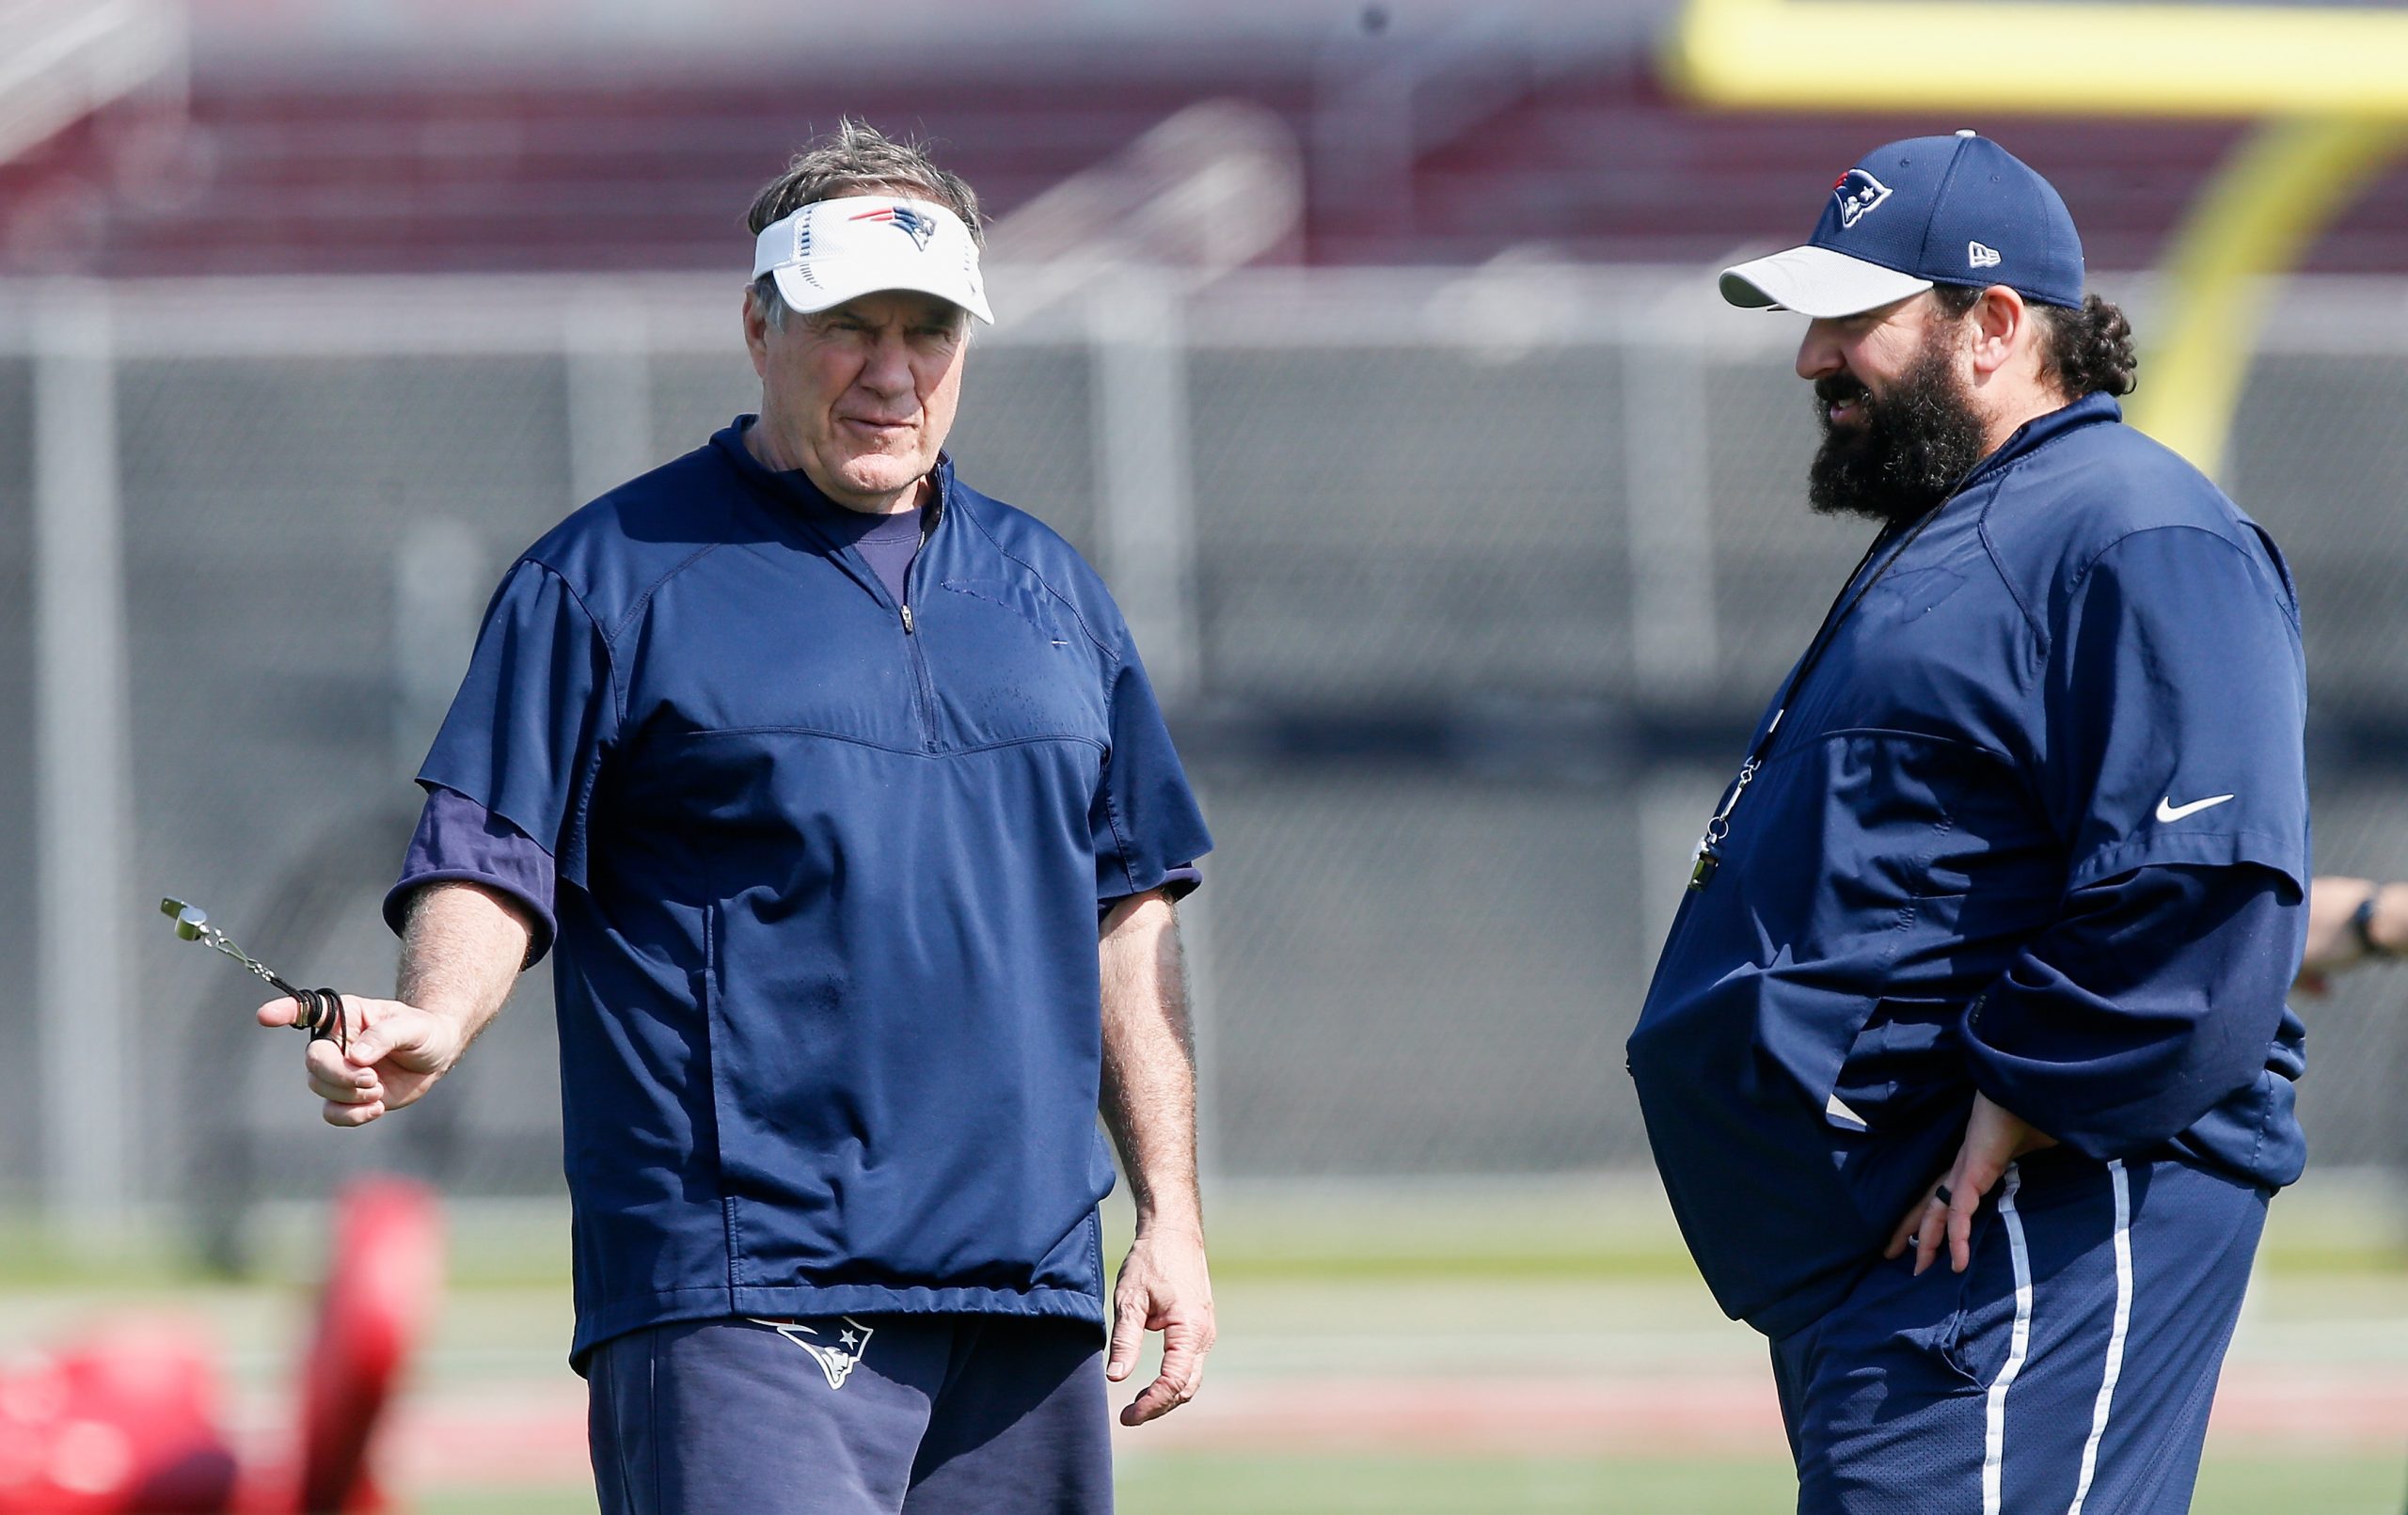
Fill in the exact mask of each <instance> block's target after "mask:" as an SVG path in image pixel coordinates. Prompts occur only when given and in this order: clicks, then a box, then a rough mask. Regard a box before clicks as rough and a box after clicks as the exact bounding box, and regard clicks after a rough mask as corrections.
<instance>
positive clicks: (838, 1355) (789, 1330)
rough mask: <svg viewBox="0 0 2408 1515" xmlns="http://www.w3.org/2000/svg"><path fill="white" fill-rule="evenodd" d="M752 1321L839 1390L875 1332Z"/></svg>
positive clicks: (850, 1321)
mask: <svg viewBox="0 0 2408 1515" xmlns="http://www.w3.org/2000/svg"><path fill="white" fill-rule="evenodd" d="M856 219H858V217H857V218H856ZM753 1324H754V1325H756V1326H767V1327H768V1328H769V1329H770V1330H771V1331H774V1332H776V1333H777V1334H779V1335H781V1336H784V1338H785V1339H786V1340H788V1341H790V1342H792V1343H794V1344H795V1345H796V1346H798V1347H800V1348H801V1349H803V1350H804V1351H806V1352H809V1353H810V1354H811V1360H812V1361H813V1362H815V1363H817V1364H818V1365H819V1371H821V1372H822V1373H825V1374H827V1375H828V1387H830V1388H832V1389H841V1388H843V1387H844V1386H845V1381H846V1380H847V1379H848V1378H851V1377H852V1376H853V1369H854V1368H856V1367H859V1366H860V1365H861V1362H862V1354H863V1352H866V1351H868V1350H869V1339H870V1337H872V1336H874V1335H876V1334H878V1333H877V1332H875V1331H873V1330H872V1329H870V1328H869V1327H868V1326H865V1325H863V1324H862V1323H861V1322H860V1321H858V1320H856V1319H854V1318H852V1317H851V1316H840V1317H838V1318H837V1321H836V1325H837V1328H838V1329H837V1330H836V1333H835V1339H834V1340H833V1341H818V1340H812V1341H805V1340H804V1339H803V1338H804V1337H806V1336H810V1337H816V1336H818V1335H819V1333H818V1332H817V1331H815V1330H814V1329H812V1328H811V1327H809V1326H806V1325H804V1324H803V1323H802V1322H801V1321H800V1320H763V1319H759V1318H754V1319H753Z"/></svg>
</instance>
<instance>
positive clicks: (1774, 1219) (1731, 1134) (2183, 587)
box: [1630, 395, 2308, 1337]
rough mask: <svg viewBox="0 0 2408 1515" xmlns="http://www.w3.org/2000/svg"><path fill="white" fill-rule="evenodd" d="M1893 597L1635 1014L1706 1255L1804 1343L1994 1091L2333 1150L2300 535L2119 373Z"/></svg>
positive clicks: (2140, 1138)
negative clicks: (2307, 951)
mask: <svg viewBox="0 0 2408 1515" xmlns="http://www.w3.org/2000/svg"><path fill="white" fill-rule="evenodd" d="M1860 590H1861V591H1862V593H1861V598H1857V599H1855V601H1854V606H1853V608H1852V609H1851V610H1849V611H1847V612H1846V614H1845V615H1844V616H1843V617H1842V618H1841V619H1840V620H1839V621H1838V623H1836V625H1835V626H1834V627H1833V628H1832V629H1831V630H1830V632H1829V634H1828V639H1827V640H1826V642H1825V650H1824V652H1823V654H1822V655H1821V657H1820V659H1819V660H1818V661H1815V662H1814V663H1812V665H1811V666H1809V667H1808V668H1807V670H1806V674H1805V677H1804V678H1803V679H1802V680H1795V675H1793V680H1794V681H1795V682H1796V687H1794V688H1792V689H1790V690H1789V691H1788V693H1787V698H1786V700H1785V702H1782V705H1784V706H1785V708H1776V709H1768V710H1767V711H1766V714H1765V718H1764V719H1763V720H1762V721H1761V722H1759V724H1758V728H1757V734H1756V739H1755V741H1754V743H1753V744H1751V750H1757V751H1760V752H1761V762H1760V765H1758V766H1757V768H1756V769H1755V770H1754V771H1753V772H1752V774H1751V777H1750V781H1749V782H1748V783H1747V784H1746V785H1745V786H1744V788H1742V789H1741V791H1740V792H1739V793H1738V794H1737V796H1736V797H1735V799H1734V798H1733V797H1732V795H1731V793H1730V792H1729V791H1726V792H1725V796H1724V798H1725V800H1726V801H1727V802H1729V822H1728V824H1729V835H1728V837H1727V838H1726V839H1725V840H1724V841H1723V842H1722V844H1720V846H1719V849H1718V850H1719V853H1720V856H1721V863H1720V867H1719V870H1717V871H1716V872H1715V873H1714V875H1713V876H1712V877H1711V878H1710V879H1708V880H1707V881H1706V882H1705V883H1704V884H1703V887H1701V888H1697V889H1693V890H1692V891H1690V892H1689V893H1688V894H1687V897H1686V898H1685V900H1684V902H1683V904H1682V906H1681V908H1680V911H1679V914H1678V915H1677V916H1676V917H1675V919H1674V923H1673V926H1672V930H1671V936H1670V938H1669V939H1667V940H1666V942H1665V945H1664V952H1663V955H1662V957H1661V959H1660V960H1659V961H1658V963H1657V965H1656V976H1655V981H1654V983H1653V984H1652V985H1651V986H1650V987H1649V989H1648V994H1647V1000H1646V1003H1645V1005H1644V1007H1643V1008H1642V1009H1641V1011H1640V1020H1639V1025H1638V1028H1637V1030H1636V1031H1635V1032H1634V1033H1633V1034H1632V1035H1631V1038H1630V1070H1631V1073H1632V1076H1633V1078H1634V1079H1635V1081H1636V1083H1637V1087H1638V1092H1639V1097H1640V1106H1641V1109H1642V1111H1643V1112H1644V1113H1645V1116H1646V1121H1647V1129H1648V1136H1649V1140H1650V1143H1651V1144H1652V1145H1653V1147H1654V1148H1655V1152H1656V1165H1657V1167H1658V1169H1659V1170H1660V1171H1661V1173H1662V1174H1663V1176H1664V1181H1665V1186H1666V1189H1667V1191H1668V1192H1669V1193H1670V1195H1671V1201H1672V1207H1673V1211H1674V1213H1675V1215H1676V1216H1677V1217H1678V1218H1679V1220H1680V1222H1681V1225H1682V1229H1683V1232H1684V1234H1685V1235H1686V1237H1687V1240H1688V1243H1689V1247H1690V1250H1691V1252H1692V1253H1693V1254H1694V1255H1695V1256H1696V1258H1697V1260H1698V1265H1699V1267H1700V1269H1701V1270H1702V1271H1703V1273H1704V1275H1705V1279H1706V1282H1707V1284H1708V1285H1709V1286H1711V1287H1712V1288H1713V1289H1714V1292H1715V1295H1716V1298H1717V1299H1718V1301H1719V1302H1720V1303H1721V1305H1722V1307H1723V1308H1724V1309H1725V1310H1726V1311H1727V1312H1728V1313H1730V1314H1731V1315H1732V1316H1734V1317H1736V1318H1745V1319H1747V1320H1748V1321H1750V1322H1751V1323H1752V1324H1754V1325H1756V1326H1757V1327H1758V1328H1759V1329H1761V1330H1763V1331H1764V1332H1765V1333H1766V1334H1768V1335H1772V1336H1775V1337H1779V1336H1782V1335H1786V1334H1789V1333H1790V1332H1793V1331H1795V1330H1797V1329H1798V1328H1799V1327H1801V1326H1803V1325H1805V1324H1807V1323H1808V1322H1810V1321H1812V1320H1814V1318H1816V1317H1818V1316H1819V1315H1821V1314H1822V1313H1823V1312H1824V1311H1826V1310H1828V1309H1829V1308H1830V1306H1831V1305H1832V1304H1834V1303H1835V1302H1837V1301H1838V1300H1839V1299H1840V1298H1841V1297H1842V1296H1843V1295H1845V1294H1846V1290H1847V1289H1848V1287H1849V1286H1851V1285H1852V1284H1853V1282H1854V1281H1855V1280H1856V1279H1857V1278H1858V1277H1859V1276H1861V1273H1862V1270H1864V1269H1865V1268H1867V1267H1868V1266H1870V1265H1871V1264H1872V1262H1873V1261H1874V1259H1875V1258H1876V1257H1877V1255H1878V1253H1879V1251H1880V1249H1881V1247H1882V1245H1883V1244H1884V1242H1885V1241H1886V1240H1887V1239H1888V1237H1889V1234H1890V1232H1891V1229H1892V1228H1893V1226H1894V1225H1895V1224H1896V1223H1898V1221H1899V1220H1900V1219H1901V1218H1902V1217H1903V1216H1904V1215H1905V1214H1906V1211H1907V1207H1909V1204H1911V1203H1912V1202H1913V1201H1914V1200H1915V1199H1917V1198H1918V1197H1920V1195H1921V1193H1922V1191H1923V1187H1924V1186H1925V1184H1927V1183H1928V1182H1930V1180H1931V1179H1932V1178H1934V1177H1936V1176H1938V1175H1939V1174H1941V1172H1943V1171H1944V1170H1945V1169H1946V1167H1947V1166H1948V1163H1949V1161H1950V1160H1951V1159H1952V1158H1953V1156H1954V1154H1955V1152H1956V1150H1957V1144H1958V1143H1959V1141H1960V1140H1961V1138H1962V1136H1963V1134H1964V1129H1965V1117H1966V1113H1967V1111H1968V1109H1969V1108H1970V1106H1971V1103H1972V1097H1973V1095H1974V1092H1975V1091H1976V1090H1979V1091H1981V1092H1983V1093H1985V1094H1987V1095H1988V1096H1989V1097H1991V1098H1992V1099H1994V1100H1996V1101H1997V1102H1998V1103H1999V1104H2001V1105H2002V1106H2004V1108H2006V1109H2007V1110H2009V1111H2011V1112H2013V1113H2016V1114H2018V1115H2020V1116H2021V1117H2023V1118H2024V1119H2026V1120H2029V1121H2031V1122H2032V1123H2033V1124H2034V1125H2035V1126H2036V1127H2037V1128H2039V1129H2041V1130H2042V1131H2045V1132H2047V1133H2049V1134H2050V1135H2052V1136H2055V1137H2057V1138H2059V1139H2060V1140H2061V1141H2063V1142H2064V1143H2065V1144H2067V1146H2068V1147H2070V1148H2072V1149H2073V1150H2074V1151H2076V1152H2079V1153H2082V1154H2084V1155H2086V1156H2088V1157H2091V1158H2094V1159H2101V1160H2104V1159H2109V1158H2122V1157H2137V1156H2143V1155H2147V1156H2158V1157H2172V1158H2175V1159H2178V1160H2184V1161H2189V1162H2194V1163H2196V1164H2199V1165H2202V1166H2205V1167H2209V1168H2211V1169H2214V1170H2216V1171H2219V1172H2222V1173H2226V1174H2228V1175H2230V1176H2236V1177H2239V1178H2241V1179H2242V1180H2244V1181H2246V1182H2250V1183H2254V1184H2257V1185H2259V1186H2261V1187H2264V1188H2267V1189H2270V1190H2271V1189H2273V1188H2278V1187H2280V1186H2282V1185H2284V1184H2288V1183H2289V1182H2290V1181H2291V1180H2293V1179H2294V1178H2296V1177H2297V1176H2299V1173H2300V1170H2301V1167H2302V1165H2303V1164H2304V1163H2305V1151H2306V1149H2305V1142H2304V1140H2303V1138H2302V1136H2301V1134H2300V1128H2299V1124H2298V1121H2297V1119H2296V1117H2295V1116H2294V1114H2293V1112H2292V1095H2293V1082H2294V1081H2295V1080H2296V1079H2297V1078H2298V1076H2299V1074H2300V1072H2301V1069H2302V1066H2303V1061H2304V1060H2303V1043H2304V1040H2305V1034H2304V1032H2303V1029H2302V1027H2301V1025H2300V1022H2299V1020H2298V1018H2296V1017H2294V1016H2293V1015H2291V1014H2290V1012H2289V1010H2288V1009H2287V1008H2286V1006H2285V1005H2284V1002H2283V996H2284V992H2285V990H2286V989H2287V988H2288V986H2289V983H2290V979H2291V976H2292V974H2293V972H2294V971H2296V970H2297V968H2298V964H2299V956H2300V949H2301V946H2302V943H2303V939H2304V934H2305V929H2306V911H2305V907H2304V902H2305V890H2306V886H2307V879H2308V824H2307V794H2306V781H2305V761H2304V756H2303V751H2302V741H2303V736H2302V734H2303V727H2304V724H2305V712H2306V687H2305V671H2304V663H2303V660H2302V656H2301V650H2300V634H2299V620H2298V613H2299V612H2298V600H2297V596H2296V595H2295V594H2294V592H2293V591H2292V588H2291V582H2290V576H2289V570H2288V569H2287V568H2286V567H2285V566H2284V564H2283V560H2282V558H2281V556H2280V554H2279V553H2278V552H2277V551H2276V550H2275V548H2274V545H2273V542H2272V541H2271V540H2270V539H2269V538H2267V536H2266V535H2265V533H2264V532H2263V531H2261V530H2259V529H2257V526H2256V525H2255V524H2253V523H2252V522H2250V521H2249V519H2248V518H2247V517H2245V516H2244V515H2242V513H2240V511H2239V510H2237V509H2236V508H2234V506H2233V505H2232V503H2231V501H2229V500H2227V499H2226V498H2225V497H2224V496H2223V495H2222V494H2221V493H2219V492H2218V491H2217V490H2216V488H2215V486H2214V485H2212V484H2211V483H2210V482H2209V481H2207V480H2206V479H2205V478H2203V477H2201V476H2200V475H2199V473H2198V472H2197V471H2196V470H2194V469H2193V468H2192V467H2191V466H2189V465H2188V464H2186V463H2184V462H2183V461H2182V460H2181V459H2180V458H2178V457H2177V456H2175V455H2174V454H2173V453H2172V452H2169V451H2168V450H2165V449H2164V448H2162V447H2160V446H2159V445H2158V444H2157V443H2155V442H2153V441H2150V440H2149V439H2148V438H2147V437H2145V436H2143V435H2141V434H2139V433H2137V432H2135V431H2132V430H2131V428H2129V427H2127V426H2124V425H2123V424H2121V413H2120V411H2118V409H2117V408H2116V406H2115V402H2114V401H2112V400H2110V399H2109V398H2107V397H2106V396H2104V395H2092V396H2089V397H2088V398H2085V399H2083V400H2081V401H2078V402H2075V403H2073V404H2071V405H2068V406H2067V407H2065V408H2064V409H2061V410H2058V411H2056V412H2053V413H2052V414H2051V415H2048V416H2045V417H2042V418H2038V419H2036V420H2035V421H2033V422H2031V423H2030V424H2028V425H2027V426H2025V427H2024V428H2022V429H2021V430H2020V431H2019V432H2018V433H2017V434H2015V435H2014V436H2012V437H2011V438H2009V439H2008V441H2007V443H2006V444H2005V445H2004V447H2002V448H2001V449H2000V450H1998V451H1997V452H1995V453H1993V454H1992V455H1991V456H1990V457H1989V458H1988V459H1986V460H1985V461H1984V462H1983V463H1982V464H1981V466H1979V467H1977V468H1976V469H1975V470H1974V471H1973V473H1972V475H1971V476H1969V478H1968V479H1967V481H1966V482H1965V483H1964V485H1963V486H1962V487H1961V488H1960V489H1959V490H1958V492H1957V495H1956V496H1955V497H1952V498H1951V499H1950V500H1949V501H1948V502H1947V503H1946V504H1945V505H1944V506H1942V507H1941V509H1940V511H1939V513H1938V514H1937V515H1936V516H1933V517H1932V518H1931V519H1930V520H1929V522H1928V524H1927V525H1926V526H1925V527H1924V528H1923V529H1921V530H1919V531H1915V532H1911V533H1909V532H1893V533H1889V534H1887V535H1886V536H1885V538H1884V540H1883V541H1882V543H1881V544H1880V545H1879V547H1878V548H1877V550H1876V551H1875V552H1874V553H1873V554H1872V556H1871V557H1870V558H1869V559H1868V560H1867V561H1866V564H1865V566H1864V567H1863V568H1861V570H1860V571H1859V574H1858V576H1857V579H1856V581H1855V583H1854V584H1852V585H1851V586H1850V590H1849V594H1850V595H1851V596H1853V595H1855V594H1856V592H1858V591H1860ZM1842 603H1843V604H1846V603H1847V597H1845V596H1844V598H1843V601H1842ZM1802 661H1803V660H1801V662H1802Z"/></svg>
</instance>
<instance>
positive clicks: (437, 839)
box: [385, 783, 556, 967]
mask: <svg viewBox="0 0 2408 1515" xmlns="http://www.w3.org/2000/svg"><path fill="white" fill-rule="evenodd" d="M450 882H457V883H467V884H481V885H483V886H484V887H485V888H487V889H490V890H494V891H496V892H499V893H502V894H507V895H509V896H510V897H511V898H512V899H514V900H515V901H516V902H517V903H518V904H519V905H520V906H521V907H524V908H525V910H526V912H527V918H528V928H529V930H530V931H531V933H532V939H531V940H530V941H529V942H528V944H527V966H529V967H532V966H533V965H534V964H535V963H536V962H537V961H538V960H539V959H540V958H542V957H543V955H545V954H546V953H547V952H549V951H551V947H552V937H553V934H554V932H555V930H556V922H555V920H554V917H553V912H552V901H553V898H554V893H553V890H554V883H555V873H554V868H553V863H552V855H551V854H550V853H549V852H547V851H546V850H545V849H544V845H543V844H542V843H540V842H537V841H536V840H535V839H534V838H533V837H531V836H529V835H528V834H527V833H526V832H524V831H522V830H520V829H518V828H517V827H515V826H513V825H512V824H511V823H510V822H508V821H506V820H504V819H502V818H501V817H500V816H499V815H497V814H495V813H493V812H492V811H489V810H487V809H485V808H484V807H483V805H480V804H478V803H477V802H476V801H475V800H473V799H470V798H469V797H467V796H466V795H463V794H461V793H460V792H459V791H457V790H454V789H446V788H444V787H443V786H442V785H441V784H432V783H431V784H428V785H427V786H426V808H425V809H424V810H423V811H421V812H420V813H419V818H418V831H417V833H416V834H414V835H413V836H412V837H411V838H410V845H409V851H408V852H407V853H405V854H404V856H403V859H402V876H401V878H400V880H399V881H398V882H396V883H395V884H394V885H393V887H392V888H391V889H390V890H389V891H388V892H386V895H385V923H386V924H387V925H388V926H391V927H392V928H393V933H394V935H396V936H399V935H400V934H401V930H402V927H403V925H404V923H405V922H406V921H407V919H408V914H409V901H410V896H411V895H412V894H413V893H415V892H417V891H418V889H419V888H420V886H422V885H426V884H437V883H450Z"/></svg>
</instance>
